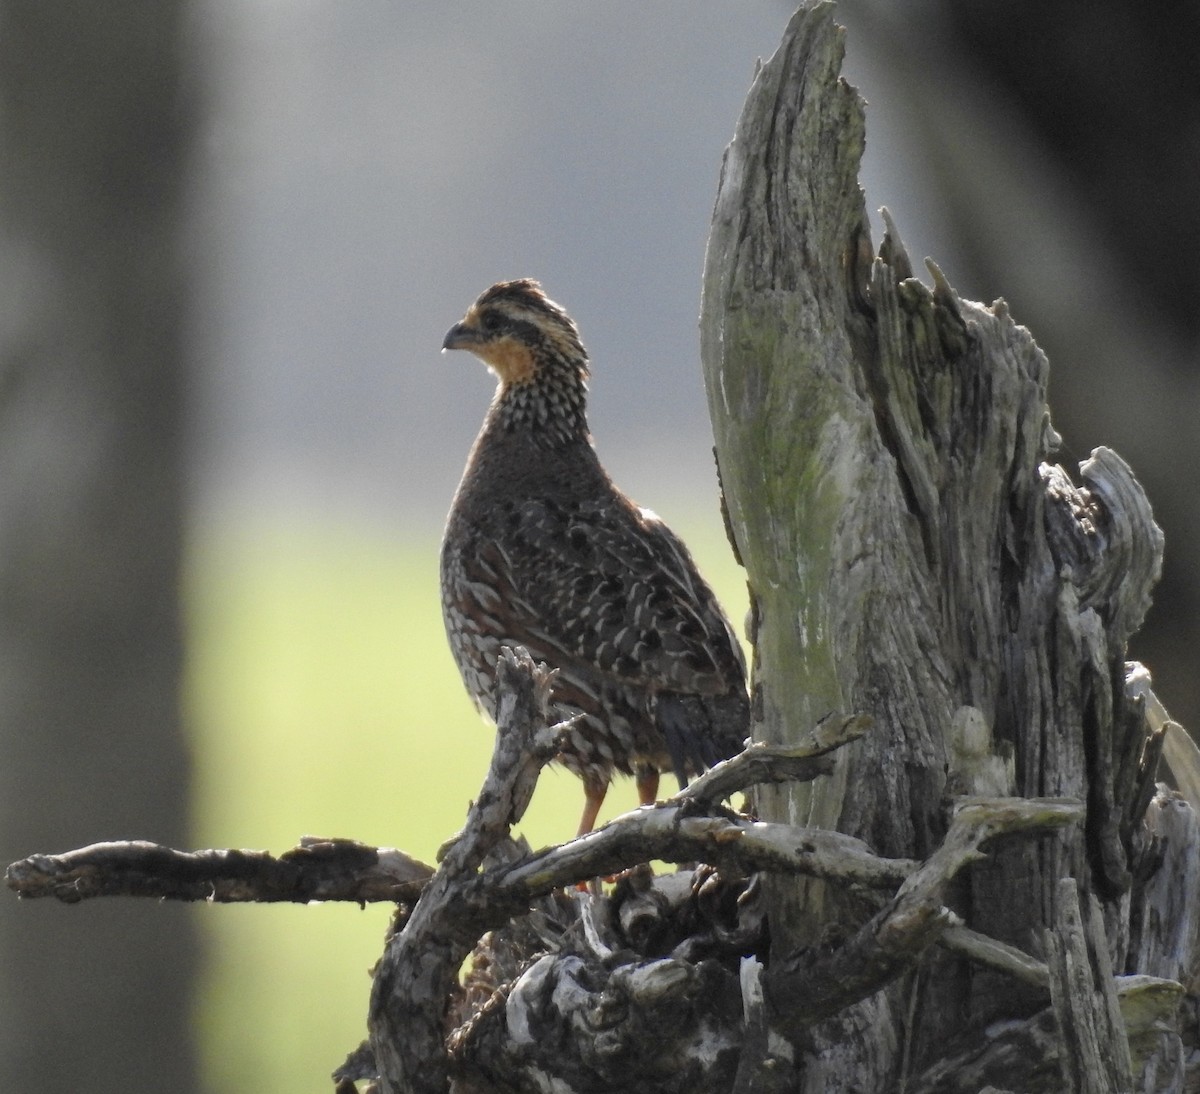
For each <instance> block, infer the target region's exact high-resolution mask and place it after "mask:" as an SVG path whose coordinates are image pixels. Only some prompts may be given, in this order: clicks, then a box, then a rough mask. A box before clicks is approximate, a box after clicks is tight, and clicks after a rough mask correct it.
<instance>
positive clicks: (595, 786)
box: [575, 781, 608, 893]
mask: <svg viewBox="0 0 1200 1094" xmlns="http://www.w3.org/2000/svg"><path fill="white" fill-rule="evenodd" d="M607 793H608V784H607V783H593V782H586V781H585V782H584V784H583V796H584V802H583V817H582V818H581V819H580V821H579V831H578V832H577V833H575V834H576V836H586V835H587V834H588V833H589V832H590V831H591V830H592V829H593V828H595V827H596V818H597V817H598V816H599V815H600V806H602V805H603V804H604V795H605V794H607ZM575 888H576V889H578V890H579V891H580V892H581V893H586V892H589V891H591V890H593V888H595V890H596V891H597V892H598V891H599V884H598V883H594V885H589V884H588V883H587V882H586V881H580V882H577V883H576V885H575Z"/></svg>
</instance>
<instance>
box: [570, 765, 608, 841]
mask: <svg viewBox="0 0 1200 1094" xmlns="http://www.w3.org/2000/svg"><path fill="white" fill-rule="evenodd" d="M607 793H608V783H597V782H592V781H591V780H590V779H585V780H584V783H583V796H584V799H585V800H584V803H583V817H582V818H581V819H580V821H579V831H578V832H576V833H575V834H576V835H577V836H586V835H587V834H588V833H589V832H590V831H591V830H592V829H593V828H595V827H596V818H597V817H598V816H599V815H600V806H602V805H603V804H604V795H605V794H607Z"/></svg>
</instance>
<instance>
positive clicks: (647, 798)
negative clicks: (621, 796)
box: [635, 767, 658, 805]
mask: <svg viewBox="0 0 1200 1094" xmlns="http://www.w3.org/2000/svg"><path fill="white" fill-rule="evenodd" d="M635 781H636V782H637V792H638V804H640V805H653V804H654V803H655V802H656V801H658V772H657V771H655V770H654V768H652V767H643V768H641V769H639V771H638V773H637V779H636V780H635Z"/></svg>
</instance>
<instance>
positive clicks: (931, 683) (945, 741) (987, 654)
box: [701, 4, 1195, 1091]
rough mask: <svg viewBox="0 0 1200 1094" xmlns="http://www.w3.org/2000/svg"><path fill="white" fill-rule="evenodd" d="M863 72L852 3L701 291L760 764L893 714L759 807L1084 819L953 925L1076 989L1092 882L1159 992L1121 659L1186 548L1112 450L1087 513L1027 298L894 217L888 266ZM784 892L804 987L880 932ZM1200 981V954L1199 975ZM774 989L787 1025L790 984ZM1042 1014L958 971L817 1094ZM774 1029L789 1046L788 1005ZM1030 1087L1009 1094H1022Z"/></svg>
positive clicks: (788, 884)
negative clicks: (860, 179)
mask: <svg viewBox="0 0 1200 1094" xmlns="http://www.w3.org/2000/svg"><path fill="white" fill-rule="evenodd" d="M841 58H842V43H841V32H840V30H838V28H836V27H835V25H834V23H833V19H832V6H831V5H828V4H817V5H814V6H807V7H805V8H804V9H802V10H801V11H800V12H798V13H797V15H796V16H795V17H794V19H793V20H792V24H791V26H790V27H789V29H788V32H787V35H786V36H785V39H784V43H783V46H782V48H781V49H780V51H779V52H778V53H777V54H776V56H775V57H774V58H772V59H771V61H769V62H768V63H767V64H766V65H764V66H763V67H762V69H761V71H760V72H759V73H758V76H757V78H756V80H755V85H754V87H753V89H752V90H751V93H750V97H749V99H748V101H747V104H746V107H745V109H744V112H743V115H742V118H741V120H740V122H739V124H738V129H737V135H736V136H735V139H734V141H733V144H732V145H731V146H730V148H729V150H728V152H727V154H726V159H725V163H724V167H723V171H722V181H721V187H720V192H719V195H718V198H717V203H716V211H715V214H714V222H713V231H712V236H711V238H710V241H709V252H708V259H707V266H706V272H705V282H704V309H703V317H702V323H701V331H702V346H703V358H704V366H705V373H706V379H707V382H708V389H709V396H710V407H711V411H712V417H713V423H714V429H715V432H716V443H717V458H718V463H719V466H720V471H721V477H722V482H723V484H724V490H725V497H726V503H727V508H728V513H729V524H730V530H731V535H732V538H733V540H734V543H735V545H736V548H737V550H738V553H739V555H740V557H741V558H742V559H743V561H744V563H745V566H746V570H747V577H748V582H749V586H750V593H751V598H752V608H751V614H752V619H753V625H754V633H753V635H752V639H753V642H754V646H755V664H754V671H753V687H754V696H755V706H754V709H755V711H756V714H757V716H758V719H759V720H758V723H757V725H756V727H755V733H756V738H757V739H760V740H764V741H769V742H772V743H780V742H787V741H789V740H791V739H793V737H794V734H795V733H796V732H797V729H798V727H802V726H804V725H805V724H807V723H808V722H809V721H810V720H811V719H813V718H815V717H819V715H820V714H821V713H822V712H823V711H824V710H827V709H855V710H863V711H867V712H869V713H870V714H871V715H872V716H873V717H874V718H876V719H877V731H876V732H874V733H872V734H869V735H867V736H865V737H864V738H863V739H862V740H861V741H859V742H857V743H856V744H854V745H852V746H850V747H848V748H847V749H846V750H844V751H843V752H842V753H840V754H839V759H838V768H839V770H838V771H837V772H836V773H835V775H834V776H833V777H832V778H830V779H826V780H820V781H818V782H815V783H811V784H808V785H805V786H790V787H786V788H782V789H779V788H776V789H773V790H768V791H764V792H762V793H760V795H759V798H758V800H759V807H760V810H761V812H762V815H763V816H764V817H767V818H770V819H772V820H787V821H790V822H792V823H800V824H815V825H819V826H821V827H822V828H833V829H837V830H839V831H843V832H846V833H848V834H852V835H855V836H858V837H860V838H862V839H864V840H866V841H867V843H868V844H870V845H871V846H872V847H873V848H874V849H876V850H877V851H879V852H881V853H885V854H888V855H899V856H911V857H917V858H923V857H926V856H928V855H929V854H930V853H931V851H932V850H933V849H934V848H935V847H937V846H938V844H939V843H940V842H941V841H942V838H943V833H944V832H945V828H946V802H947V800H948V799H949V798H950V797H952V796H954V795H956V794H964V793H965V794H972V793H986V794H1016V795H1021V796H1026V797H1040V796H1045V795H1068V796H1072V797H1076V798H1079V799H1080V800H1083V801H1086V802H1087V806H1088V810H1087V821H1086V824H1085V825H1083V826H1082V827H1080V828H1078V829H1064V830H1061V831H1060V832H1058V833H1057V834H1055V835H1053V836H1047V837H1045V838H1043V839H1040V840H1037V841H1022V842H1019V843H1013V844H1010V845H1008V846H1006V847H1004V848H1002V849H1001V848H998V849H997V850H996V851H995V852H994V853H993V854H992V855H991V856H989V858H988V860H987V861H986V862H985V863H980V864H978V865H976V866H974V867H973V868H972V869H970V870H969V871H967V872H966V873H965V874H964V875H963V878H962V880H961V882H960V884H959V885H958V886H957V888H956V891H955V892H953V893H952V894H951V896H950V899H949V900H948V904H949V906H950V907H951V908H953V909H954V910H955V912H956V913H957V914H958V915H960V916H961V917H962V918H963V920H964V921H965V922H966V923H967V924H969V925H970V926H971V927H972V928H974V929H975V930H977V931H979V932H982V933H983V934H985V935H987V936H989V937H992V938H995V939H997V940H1000V941H1002V942H1005V943H1008V944H1011V945H1013V946H1016V947H1019V948H1020V949H1022V950H1023V951H1026V952H1028V953H1030V954H1034V955H1037V956H1038V957H1040V958H1042V959H1045V960H1050V961H1051V963H1052V964H1053V963H1054V961H1055V958H1054V955H1053V954H1052V953H1047V952H1046V940H1047V938H1049V939H1051V940H1055V939H1059V933H1060V932H1061V931H1063V930H1065V929H1067V928H1068V927H1069V925H1070V922H1071V921H1072V909H1074V908H1075V903H1074V897H1073V896H1072V900H1067V899H1066V894H1067V890H1066V889H1065V888H1064V887H1063V885H1062V879H1064V878H1071V879H1074V881H1075V883H1076V884H1077V887H1078V889H1079V891H1080V892H1081V893H1083V894H1085V897H1086V899H1085V906H1086V907H1091V904H1090V901H1091V900H1093V899H1095V900H1098V901H1099V906H1100V908H1101V909H1102V915H1103V919H1104V923H1105V927H1106V931H1105V933H1106V939H1107V941H1106V946H1107V951H1108V952H1107V954H1106V955H1105V956H1106V958H1111V961H1112V963H1113V964H1114V965H1115V967H1116V968H1117V970H1118V971H1120V972H1135V971H1142V969H1143V968H1144V967H1145V964H1144V959H1143V960H1139V955H1138V954H1137V953H1136V952H1134V951H1133V950H1132V949H1131V943H1132V937H1133V933H1134V931H1135V928H1136V925H1137V924H1138V923H1139V922H1143V921H1144V919H1143V916H1144V912H1143V911H1142V909H1143V906H1144V904H1145V902H1146V899H1147V890H1146V888H1145V882H1146V875H1147V872H1148V871H1149V870H1150V864H1151V862H1152V858H1151V856H1152V854H1153V853H1154V852H1152V851H1151V849H1150V847H1151V841H1150V840H1149V839H1148V838H1147V835H1146V828H1145V826H1144V823H1143V814H1144V812H1145V808H1146V804H1147V800H1148V797H1149V794H1150V793H1151V792H1152V790H1153V778H1154V771H1155V766H1156V763H1157V749H1158V747H1160V745H1161V742H1155V743H1154V744H1148V742H1149V734H1148V731H1147V729H1146V724H1145V720H1144V718H1143V711H1142V708H1141V705H1140V704H1138V703H1135V702H1132V701H1131V700H1130V699H1129V698H1128V697H1127V694H1126V686H1125V675H1126V666H1125V656H1126V654H1125V650H1126V644H1127V641H1128V639H1129V636H1130V635H1131V634H1132V633H1133V632H1134V631H1135V630H1136V629H1137V627H1138V626H1139V625H1140V623H1141V621H1142V618H1143V616H1144V614H1145V612H1146V610H1147V608H1148V606H1149V603H1150V590H1151V588H1152V587H1153V584H1154V582H1155V581H1156V579H1157V577H1158V573H1159V568H1160V563H1161V553H1162V537H1161V534H1160V532H1159V530H1158V529H1157V527H1156V526H1155V524H1154V522H1153V520H1152V517H1151V513H1150V508H1149V505H1148V503H1147V500H1146V498H1145V496H1144V494H1143V492H1142V490H1141V489H1140V487H1139V486H1138V484H1137V482H1136V480H1135V479H1134V477H1133V475H1132V473H1131V472H1130V470H1129V468H1128V467H1126V465H1125V464H1124V463H1123V462H1122V461H1121V460H1120V459H1119V457H1117V456H1116V455H1115V454H1114V453H1112V452H1110V451H1108V450H1106V449H1098V450H1097V451H1096V452H1094V453H1093V455H1092V457H1091V458H1090V459H1089V460H1088V461H1086V462H1085V463H1084V464H1083V465H1082V466H1081V467H1080V476H1081V478H1082V482H1083V485H1082V486H1079V487H1077V486H1075V485H1074V484H1073V483H1072V481H1071V478H1070V476H1069V475H1068V474H1067V472H1066V471H1064V470H1063V469H1062V468H1061V467H1058V466H1055V465H1053V464H1052V463H1051V462H1049V461H1050V460H1051V459H1052V457H1053V454H1054V451H1055V449H1056V446H1057V441H1058V439H1057V436H1056V435H1055V433H1054V431H1053V429H1052V427H1051V425H1050V420H1049V415H1048V411H1047V406H1046V382H1047V373H1048V368H1047V362H1046V359H1045V357H1044V356H1043V354H1042V353H1041V351H1040V350H1039V349H1038V347H1037V345H1036V343H1035V342H1034V341H1033V338H1032V336H1031V335H1030V333H1029V332H1028V331H1027V330H1025V329H1024V328H1023V327H1020V326H1018V325H1017V324H1016V323H1015V322H1014V321H1013V320H1012V318H1011V316H1010V315H1009V313H1008V309H1007V307H1006V306H1005V305H1004V303H1003V301H997V302H996V303H995V304H993V305H991V306H990V307H984V306H982V305H978V304H973V303H969V302H967V301H963V300H961V299H959V297H958V296H957V294H955V292H954V291H953V289H952V288H951V287H950V285H949V284H948V283H947V281H946V279H945V278H944V276H943V275H942V274H941V272H940V271H939V270H938V269H937V267H936V266H934V265H933V264H932V263H928V266H929V271H930V274H931V277H932V281H933V288H932V289H930V288H928V287H927V286H926V285H924V284H923V283H922V282H921V281H919V280H917V279H916V278H914V277H913V276H912V268H911V264H910V262H909V259H908V257H907V255H906V253H905V251H904V248H903V245H902V244H901V242H900V239H899V236H898V234H897V232H896V230H895V227H894V225H893V224H892V223H891V220H890V218H887V221H888V231H887V234H886V235H885V237H884V239H883V242H882V244H881V245H880V249H879V254H878V255H877V256H876V255H874V254H873V253H872V249H871V245H870V242H869V239H870V236H869V227H868V222H867V217H866V211H865V207H864V202H863V196H862V192H861V190H860V189H859V187H858V183H857V172H858V163H859V157H860V154H861V151H862V145H863V133H864V125H863V105H862V102H861V100H860V99H859V97H858V96H857V94H856V93H855V92H854V91H853V89H852V88H850V87H849V86H848V85H846V84H845V82H844V81H842V80H840V79H839V78H838V70H839V67H840V64H841ZM885 216H886V214H885ZM771 895H772V899H771V903H770V913H769V914H770V917H771V921H772V939H773V950H774V955H773V956H774V959H775V961H776V962H778V961H780V960H784V961H787V960H794V959H795V955H797V954H803V953H807V952H811V950H812V948H813V947H814V946H819V945H820V943H821V940H822V938H823V937H825V935H826V933H827V932H828V931H829V930H831V929H833V928H835V927H836V928H840V926H841V925H842V924H844V922H845V921H846V919H847V918H848V917H849V918H850V919H851V921H853V920H854V917H855V915H856V910H855V908H854V906H853V902H852V901H847V900H846V898H845V896H844V894H842V893H841V892H839V891H837V890H834V889H831V888H829V887H828V886H825V885H822V884H820V883H817V884H813V883H810V882H793V881H790V880H789V881H782V882H779V883H776V884H774V885H772V887H771ZM1074 918H1075V920H1078V919H1079V917H1078V915H1076V916H1075V917H1074ZM1150 918H1151V919H1153V918H1154V917H1153V916H1151V917H1150ZM1076 933H1077V932H1076ZM1072 937H1074V935H1072ZM1059 941H1061V939H1059ZM1077 941H1079V942H1082V939H1077ZM1093 941H1095V940H1093ZM1064 944H1065V943H1064ZM1055 945H1058V942H1057V941H1056V942H1055ZM1100 949H1104V947H1100ZM1072 952H1077V951H1073V950H1068V956H1069V954H1070V953H1072ZM1088 952H1092V953H1093V956H1094V957H1095V956H1098V954H1099V952H1100V950H1098V949H1096V948H1095V947H1094V946H1093V949H1092V951H1088ZM1060 957H1061V955H1060ZM1194 962H1195V951H1194V948H1193V950H1192V952H1191V953H1189V954H1188V955H1187V956H1186V957H1185V958H1182V959H1181V961H1180V962H1179V964H1178V965H1176V966H1175V968H1176V970H1177V971H1178V969H1180V968H1183V967H1188V968H1191V967H1194ZM1172 975H1175V974H1174V973H1173V974H1172ZM766 989H767V991H766V994H767V999H768V1001H770V1000H771V999H772V995H773V993H772V991H771V979H770V974H769V973H768V976H767V978H766ZM1110 990H1111V989H1110ZM1044 1002H1045V999H1044V995H1043V994H1042V993H1039V992H1037V991H1034V990H1033V989H1032V988H1031V987H1029V986H1026V985H1024V984H1022V983H1020V982H1019V981H1016V980H1013V979H1011V978H1003V977H998V976H997V975H995V974H983V975H981V974H980V972H979V970H978V969H977V968H975V967H973V966H972V965H970V964H969V963H967V962H964V961H963V960H962V959H961V958H949V957H947V956H946V955H945V954H944V952H942V953H935V954H931V955H930V956H929V957H928V958H927V959H926V960H924V961H922V963H921V964H920V966H919V967H916V968H913V969H911V970H910V971H909V972H908V973H907V974H906V975H904V976H902V977H900V978H898V979H897V980H896V981H894V982H893V983H892V985H890V986H889V988H888V989H887V990H886V991H884V992H881V993H879V994H878V995H876V996H874V997H872V998H871V999H869V1000H864V1001H863V1002H862V1003H861V1004H859V1005H857V1006H856V1007H852V1008H849V1009H847V1010H846V1011H844V1012H843V1013H841V1014H839V1015H838V1016H837V1017H836V1018H834V1019H832V1020H830V1021H828V1022H826V1023H823V1024H818V1025H815V1026H812V1027H810V1028H809V1029H808V1030H807V1031H806V1034H805V1036H804V1038H803V1039H802V1040H803V1045H802V1049H803V1051H802V1053H801V1056H800V1059H799V1061H798V1067H797V1075H796V1082H797V1088H798V1089H804V1090H812V1091H818V1090H821V1091H830V1090H840V1089H851V1088H853V1089H859V1090H884V1089H892V1088H894V1087H895V1086H896V1085H897V1084H908V1085H907V1087H906V1089H910V1090H911V1089H923V1088H924V1085H923V1084H925V1083H926V1079H924V1078H923V1077H922V1076H923V1075H925V1074H931V1071H930V1069H934V1068H936V1066H937V1064H938V1061H939V1060H941V1059H942V1058H944V1056H945V1053H946V1050H947V1048H948V1046H952V1045H954V1046H957V1045H969V1044H970V1043H971V1042H972V1041H973V1040H974V1041H976V1042H977V1043H978V1044H979V1046H980V1047H981V1048H982V1047H983V1046H984V1045H985V1042H986V1035H985V1031H986V1028H987V1025H988V1023H989V1022H990V1021H992V1020H994V1019H1000V1018H1003V1019H1008V1020H1013V1019H1017V1020H1020V1019H1030V1020H1034V1021H1036V1019H1035V1018H1034V1016H1035V1015H1036V1013H1037V1010H1038V1009H1039V1007H1040V1006H1041V1005H1043V1004H1044ZM776 1004H777V1005H776V1021H777V1022H779V1023H782V1024H785V1025H786V1024H788V1023H789V1022H790V1018H789V1013H788V1012H789V1008H790V1005H791V1000H789V999H787V998H785V997H777V998H776ZM1056 1013H1057V1014H1058V1016H1059V1018H1060V1020H1064V1019H1065V1016H1064V1014H1063V1012H1062V1010H1061V1008H1059V1009H1058V1010H1056ZM1079 1025H1080V1023H1075V1026H1076V1027H1078V1026H1079ZM1110 1025H1111V1023H1110ZM1105 1028H1106V1030H1107V1032H1108V1033H1109V1034H1111V1033H1112V1030H1111V1029H1110V1028H1109V1027H1105ZM1079 1051H1080V1052H1084V1054H1085V1055H1086V1052H1087V1050H1086V1046H1084V1048H1081V1049H1080V1050H1079ZM1062 1061H1063V1062H1062V1068H1061V1069H1054V1068H1051V1069H1050V1074H1051V1075H1052V1076H1053V1077H1052V1078H1049V1079H1046V1080H1045V1083H1046V1084H1047V1085H1042V1086H1040V1087H1037V1088H1040V1089H1073V1088H1078V1089H1122V1088H1124V1087H1125V1086H1126V1085H1128V1078H1127V1077H1126V1076H1125V1075H1124V1065H1123V1064H1122V1063H1121V1062H1120V1061H1116V1062H1113V1061H1109V1062H1108V1063H1106V1064H1104V1065H1103V1066H1102V1067H1101V1068H1100V1070H1101V1071H1102V1072H1104V1074H1105V1075H1106V1076H1107V1078H1106V1080H1105V1082H1106V1083H1107V1084H1108V1085H1107V1086H1093V1085H1088V1083H1087V1082H1084V1080H1082V1079H1080V1080H1078V1081H1076V1077H1075V1072H1074V1071H1072V1070H1071V1067H1072V1066H1073V1065H1070V1064H1069V1063H1068V1061H1067V1060H1066V1057H1065V1056H1063V1057H1062ZM1089 1066H1091V1064H1090V1063H1089ZM1059 1070H1061V1077H1059V1076H1058V1075H1057V1071H1059ZM1004 1071H1005V1069H1004V1068H1003V1067H998V1068H997V1069H996V1070H995V1073H994V1074H989V1075H987V1076H986V1078H987V1081H989V1082H992V1083H994V1084H996V1085H998V1086H1001V1087H1007V1086H1009V1085H1010V1083H1012V1082H1014V1081H1016V1080H1014V1079H1013V1078H1012V1077H1011V1075H1010V1076H1009V1077H1007V1078H1006V1075H1005V1073H1004ZM1089 1081H1090V1080H1089ZM978 1082H979V1079H978V1077H973V1078H970V1079H968V1080H964V1084H963V1085H962V1086H958V1085H955V1084H954V1080H953V1078H952V1077H943V1078H941V1079H940V1080H939V1083H940V1085H936V1086H931V1087H930V1089H935V1088H936V1089H939V1090H943V1089H944V1090H957V1089H963V1090H967V1089H972V1090H973V1089H978V1085H971V1084H973V1083H978ZM1021 1082H1023V1083H1024V1085H1020V1083H1018V1085H1020V1088H1021V1089H1032V1088H1034V1086H1031V1085H1030V1084H1033V1083H1035V1079H1034V1077H1033V1076H1029V1077H1027V1078H1026V1079H1024V1080H1022V1081H1021Z"/></svg>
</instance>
